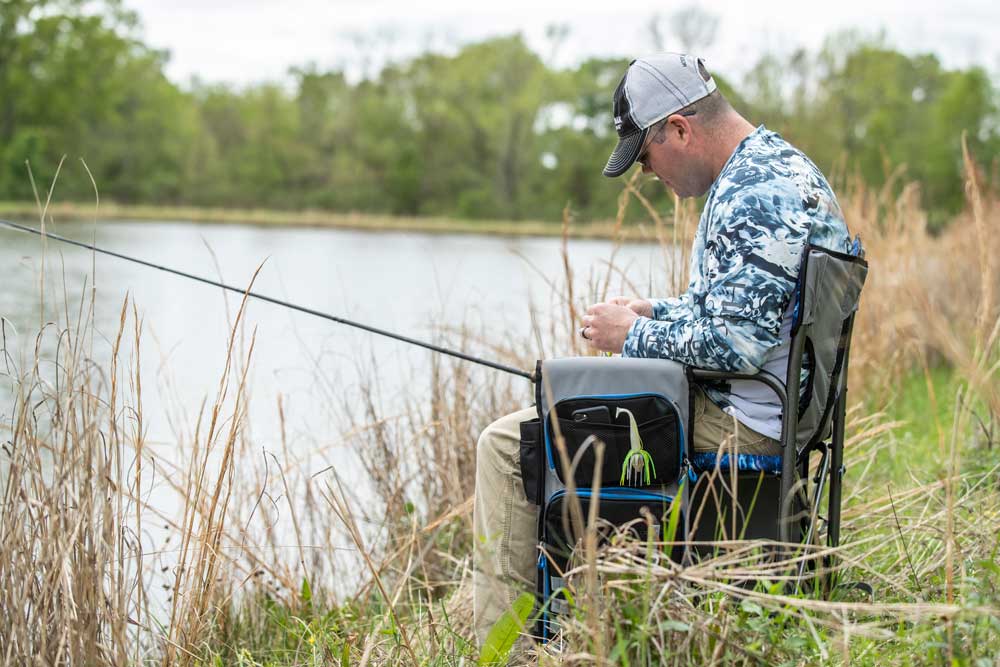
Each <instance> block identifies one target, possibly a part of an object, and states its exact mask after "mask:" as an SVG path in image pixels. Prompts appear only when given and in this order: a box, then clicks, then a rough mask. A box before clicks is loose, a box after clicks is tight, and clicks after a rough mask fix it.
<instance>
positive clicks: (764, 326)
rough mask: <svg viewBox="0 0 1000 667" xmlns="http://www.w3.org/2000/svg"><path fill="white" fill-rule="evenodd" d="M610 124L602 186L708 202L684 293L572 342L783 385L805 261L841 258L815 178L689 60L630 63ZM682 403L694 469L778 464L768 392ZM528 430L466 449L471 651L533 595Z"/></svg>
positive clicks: (740, 389)
mask: <svg viewBox="0 0 1000 667" xmlns="http://www.w3.org/2000/svg"><path fill="white" fill-rule="evenodd" d="M613 116H614V123H615V129H616V130H617V132H618V136H619V142H618V145H617V147H616V148H615V150H614V152H613V153H612V155H611V157H610V159H609V160H608V163H607V165H606V166H605V168H604V174H605V175H606V176H611V177H617V176H620V175H622V174H624V173H625V172H626V171H627V170H628V169H629V168H630V167H631V166H632V165H633V164H634V163H639V164H640V165H641V166H642V170H643V172H645V173H653V174H655V175H656V176H657V178H659V180H660V181H662V182H663V183H664V184H666V185H668V186H670V187H671V188H672V189H673V190H674V192H676V193H677V194H678V195H679V196H681V197H698V196H701V195H703V194H705V193H706V192H707V193H708V198H707V201H706V203H705V207H704V210H703V212H702V215H701V220H700V222H699V225H698V230H697V233H696V236H695V239H694V244H693V247H692V252H691V267H690V281H689V286H688V289H687V291H685V292H684V293H683V294H681V295H680V296H677V297H671V298H665V299H656V298H647V299H635V298H616V299H612V300H611V301H609V302H607V303H599V304H594V305H592V306H591V307H590V308H588V310H587V314H586V316H585V317H584V318H583V321H582V325H583V326H582V327H581V328H580V332H579V333H580V335H581V336H582V337H583V338H585V339H586V340H587V341H588V343H589V345H590V347H591V348H592V349H594V350H595V351H604V352H615V353H621V355H622V356H624V357H646V358H662V359H673V360H676V361H679V362H681V363H683V364H686V365H688V366H693V367H696V368H707V369H717V370H724V371H729V372H735V373H753V372H756V371H758V370H761V369H763V370H767V371H770V372H772V373H773V374H774V375H776V376H777V377H779V378H784V377H785V371H786V368H787V363H788V354H789V341H790V338H791V328H792V310H793V304H792V295H793V293H794V290H795V285H796V279H797V278H798V271H799V263H800V260H801V258H802V256H803V253H804V252H805V249H806V247H807V246H808V245H809V244H813V245H818V246H821V247H823V248H827V249H830V250H835V251H840V252H845V253H847V252H849V251H850V249H851V242H850V237H849V234H848V231H847V226H846V224H845V222H844V218H843V215H842V213H841V211H840V207H839V205H838V203H837V198H836V196H835V195H834V193H833V191H832V189H831V188H830V185H829V184H828V183H827V181H826V179H825V178H824V176H823V174H822V173H820V171H819V169H817V168H816V166H815V165H814V164H813V163H812V162H810V160H809V159H808V158H807V157H806V156H805V155H803V154H802V153H801V152H800V151H799V150H797V149H796V148H794V147H793V146H791V145H790V144H788V143H787V142H786V141H784V140H783V139H782V138H781V137H780V136H779V135H778V134H776V133H774V132H771V131H769V130H767V129H766V128H764V127H763V126H758V127H756V128H755V127H754V126H753V125H751V124H750V123H749V122H748V121H747V120H746V119H744V118H743V117H742V116H741V115H740V114H739V113H737V112H736V111H735V110H734V109H733V108H732V107H731V106H730V105H729V103H728V102H727V101H726V99H725V98H724V97H723V96H722V94H721V92H719V90H718V89H717V88H716V85H715V81H714V80H713V79H712V77H711V76H710V75H709V73H708V72H707V71H706V69H705V66H704V63H703V61H702V60H701V59H700V58H695V57H693V56H689V55H680V54H659V55H655V56H651V57H648V58H643V59H639V60H635V61H633V62H632V63H631V64H630V65H629V67H628V69H627V70H626V72H625V75H624V77H623V78H622V80H621V82H620V83H619V85H618V87H617V89H616V90H615V92H614V95H613ZM692 392H693V396H694V401H693V402H694V407H693V424H694V426H693V446H694V451H695V456H697V455H698V452H712V453H715V452H717V451H718V449H719V446H720V444H721V443H729V446H730V447H732V448H733V449H735V450H737V451H738V452H739V453H741V454H759V455H769V456H775V455H780V452H781V450H780V446H779V443H778V441H777V438H778V437H779V434H780V431H781V404H780V401H779V400H778V398H777V396H775V394H774V392H773V391H772V390H770V389H768V388H767V387H766V386H765V385H763V384H760V383H756V382H750V381H738V380H736V381H731V382H729V383H728V385H727V386H725V387H720V388H714V389H712V388H704V389H703V388H699V387H692ZM535 416H536V409H535V408H526V409H524V410H520V411H518V412H515V413H513V414H510V415H507V416H506V417H502V418H501V419H499V420H497V421H496V422H494V423H493V424H491V425H490V426H488V427H487V428H486V429H485V430H484V431H483V433H482V435H481V436H480V438H479V442H478V446H477V461H476V497H475V506H474V514H473V527H474V531H475V535H474V538H475V539H474V571H473V587H474V613H475V629H476V634H477V639H478V641H479V643H480V644H482V643H483V642H484V641H485V639H486V636H487V633H488V632H489V629H490V628H491V627H492V626H493V624H494V623H495V622H496V621H497V620H498V619H499V618H500V616H501V615H502V614H503V613H504V612H505V611H507V610H508V609H510V607H511V605H512V604H513V602H514V600H515V599H516V597H517V596H518V595H519V593H520V592H521V591H523V590H533V589H534V585H535V570H536V558H537V555H538V554H537V550H536V543H537V533H536V529H537V519H538V514H537V513H538V506H537V505H535V504H534V503H532V502H530V501H529V500H528V499H527V498H526V496H525V493H524V490H523V487H522V482H521V471H520V466H519V442H520V428H519V425H520V423H521V422H523V421H527V420H529V419H532V418H533V417H535Z"/></svg>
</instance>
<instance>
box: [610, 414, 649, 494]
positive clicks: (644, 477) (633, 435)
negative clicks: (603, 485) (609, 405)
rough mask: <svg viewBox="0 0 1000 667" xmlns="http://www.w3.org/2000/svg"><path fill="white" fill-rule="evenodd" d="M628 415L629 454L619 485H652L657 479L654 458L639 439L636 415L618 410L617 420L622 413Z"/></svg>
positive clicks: (624, 462) (626, 456)
mask: <svg viewBox="0 0 1000 667" xmlns="http://www.w3.org/2000/svg"><path fill="white" fill-rule="evenodd" d="M623 412H624V413H625V414H626V415H628V425H629V445H630V447H629V452H628V454H626V455H625V460H624V461H623V462H622V476H621V479H620V480H619V482H618V483H619V484H621V485H622V486H638V485H639V484H640V483H644V484H645V485H646V486H648V485H650V484H652V483H653V482H652V480H653V479H654V478H655V477H656V466H655V465H654V464H653V457H652V456H651V455H650V454H649V452H647V451H646V449H645V448H644V447H643V446H642V438H641V437H639V425H638V424H637V423H636V421H635V415H633V414H632V411H631V410H628V409H626V408H618V410H617V411H616V412H615V420H617V419H618V417H619V416H620V415H621V413H623Z"/></svg>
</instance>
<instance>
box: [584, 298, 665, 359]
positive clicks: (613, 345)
mask: <svg viewBox="0 0 1000 667" xmlns="http://www.w3.org/2000/svg"><path fill="white" fill-rule="evenodd" d="M645 303H647V304H648V303H649V302H648V301H647V302H645ZM650 312H652V306H650ZM637 319H639V315H638V314H637V313H636V311H635V310H633V309H632V308H630V307H628V306H626V305H622V304H621V303H598V304H594V305H593V306H591V307H590V308H588V309H587V314H586V315H584V316H583V332H582V333H583V337H584V338H586V339H587V342H588V343H589V344H590V347H592V348H594V349H595V350H600V351H602V352H621V351H622V346H623V345H624V344H625V336H627V335H628V331H629V329H631V328H632V323H633V322H635V321H636V320H637Z"/></svg>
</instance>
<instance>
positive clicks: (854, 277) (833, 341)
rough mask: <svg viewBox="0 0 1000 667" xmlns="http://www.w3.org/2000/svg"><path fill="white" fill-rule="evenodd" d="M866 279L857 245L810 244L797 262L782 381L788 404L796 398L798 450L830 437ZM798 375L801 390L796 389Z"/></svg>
mask: <svg viewBox="0 0 1000 667" xmlns="http://www.w3.org/2000/svg"><path fill="white" fill-rule="evenodd" d="M867 276H868V262H866V261H865V259H864V251H863V250H862V249H861V244H860V242H859V241H855V254H846V253H839V252H834V251H831V250H827V249H825V248H821V247H819V246H813V245H810V246H809V247H808V249H807V251H806V253H805V256H804V258H803V262H802V266H801V269H800V271H799V279H798V286H797V289H796V306H795V315H794V318H793V325H792V340H791V350H790V353H789V364H788V377H787V378H786V387H787V389H788V397H789V398H788V400H790V401H794V400H796V397H800V398H799V409H798V423H797V427H796V431H795V433H796V437H795V440H796V444H797V446H798V448H799V449H800V450H801V449H802V448H804V447H807V446H810V445H812V444H813V443H815V442H818V441H821V440H824V439H825V438H827V437H828V436H829V435H830V430H831V425H832V422H833V413H834V405H835V404H836V402H837V398H838V397H839V396H840V393H841V392H842V391H843V390H844V386H845V384H846V380H847V372H846V368H847V361H848V357H849V350H850V343H851V329H852V327H853V324H854V313H855V311H857V309H858V302H859V300H860V297H861V288H862V287H863V286H864V284H865V278H866V277H867ZM802 369H806V370H807V371H808V374H803V373H801V372H800V371H801V370H802ZM803 375H805V378H804V379H805V381H806V386H805V389H804V391H800V388H801V379H802V377H803Z"/></svg>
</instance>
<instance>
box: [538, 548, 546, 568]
mask: <svg viewBox="0 0 1000 667" xmlns="http://www.w3.org/2000/svg"><path fill="white" fill-rule="evenodd" d="M538 546H539V547H541V546H542V545H541V544H539V545H538ZM545 565H546V562H545V552H544V551H542V550H541V549H539V551H538V569H539V570H544V569H545Z"/></svg>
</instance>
